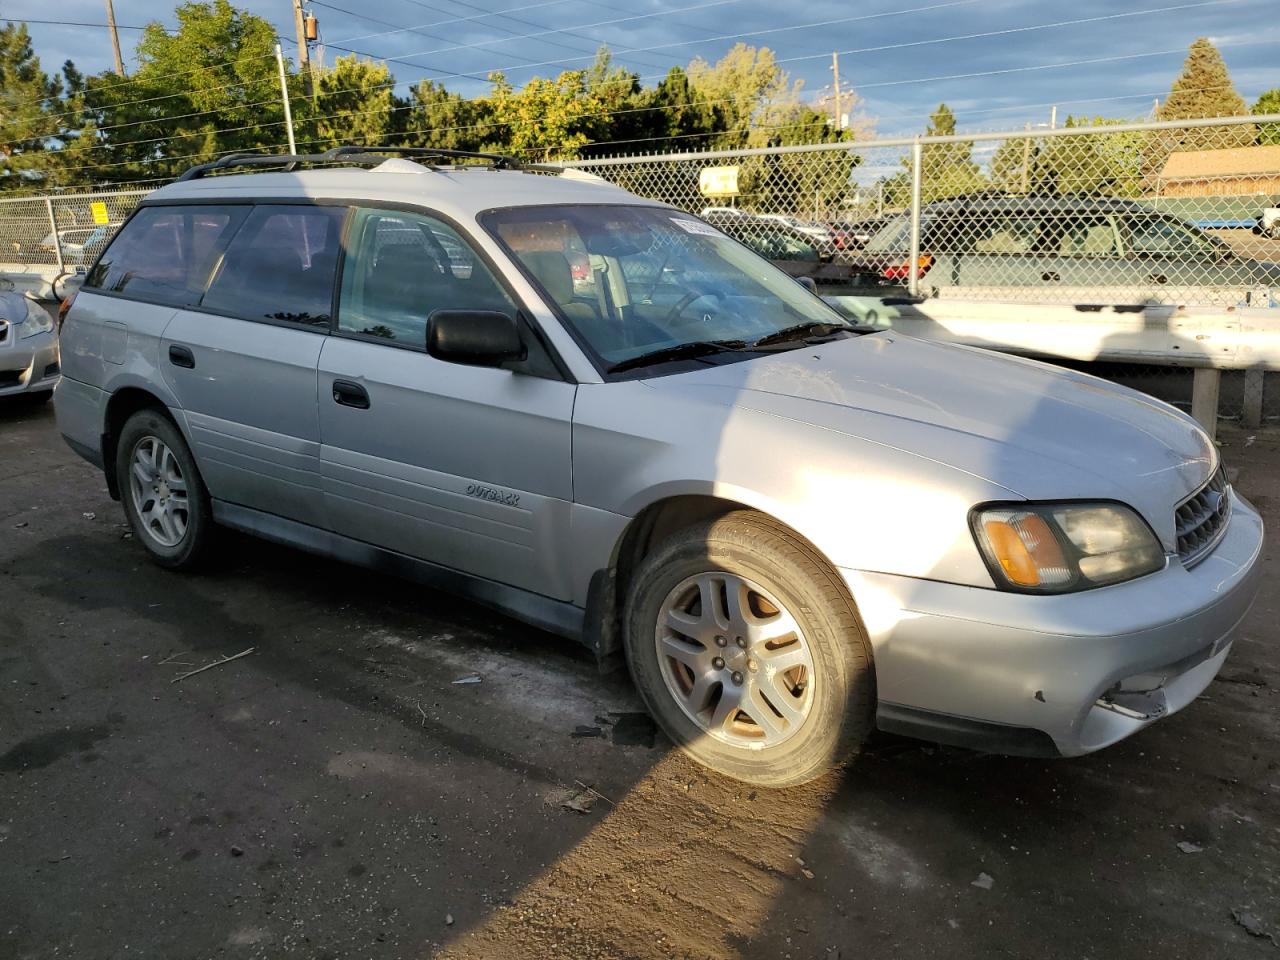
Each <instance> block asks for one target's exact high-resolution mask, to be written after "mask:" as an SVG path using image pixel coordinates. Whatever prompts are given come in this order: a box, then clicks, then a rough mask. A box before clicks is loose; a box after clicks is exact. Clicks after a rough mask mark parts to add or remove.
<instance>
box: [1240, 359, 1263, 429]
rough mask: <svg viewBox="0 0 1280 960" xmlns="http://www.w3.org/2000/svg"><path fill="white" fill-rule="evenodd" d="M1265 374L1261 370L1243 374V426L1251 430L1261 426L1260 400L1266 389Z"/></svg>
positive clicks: (1247, 371)
mask: <svg viewBox="0 0 1280 960" xmlns="http://www.w3.org/2000/svg"><path fill="white" fill-rule="evenodd" d="M1266 377H1267V375H1266V372H1265V371H1262V370H1246V371H1245V372H1244V418H1243V423H1244V426H1246V427H1248V428H1249V429H1251V430H1253V429H1256V428H1257V427H1260V426H1262V398H1263V391H1264V390H1265V389H1266Z"/></svg>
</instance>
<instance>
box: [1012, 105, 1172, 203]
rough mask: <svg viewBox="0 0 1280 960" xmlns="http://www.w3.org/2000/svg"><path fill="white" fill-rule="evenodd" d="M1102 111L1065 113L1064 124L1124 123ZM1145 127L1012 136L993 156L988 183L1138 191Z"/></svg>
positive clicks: (1022, 188) (1036, 190)
mask: <svg viewBox="0 0 1280 960" xmlns="http://www.w3.org/2000/svg"><path fill="white" fill-rule="evenodd" d="M1124 122H1125V121H1123V120H1109V119H1107V118H1105V117H1094V118H1093V119H1092V120H1090V119H1088V118H1087V117H1070V116H1069V117H1067V121H1066V124H1065V126H1067V127H1106V126H1114V125H1116V124H1120V123H1124ZM1146 145H1147V137H1146V135H1145V134H1143V133H1133V132H1130V133H1099V134H1085V135H1082V136H1074V137H1063V136H1058V137H1040V138H1033V137H1015V138H1012V139H1009V140H1006V141H1005V142H1004V143H1003V144H1002V145H1001V146H1000V149H998V150H997V151H996V152H995V154H994V155H993V156H992V158H991V165H990V168H989V177H990V180H991V185H992V186H994V187H996V188H997V189H999V190H1001V191H1003V192H1005V193H1014V194H1038V195H1041V196H1051V195H1069V194H1090V195H1103V196H1112V197H1136V196H1138V195H1139V194H1140V193H1141V192H1142V163H1143V152H1144V149H1145V147H1146Z"/></svg>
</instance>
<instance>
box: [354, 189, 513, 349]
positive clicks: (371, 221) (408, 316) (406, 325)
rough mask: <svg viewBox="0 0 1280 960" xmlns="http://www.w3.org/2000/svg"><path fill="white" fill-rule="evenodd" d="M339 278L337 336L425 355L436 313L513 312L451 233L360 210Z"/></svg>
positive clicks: (412, 216)
mask: <svg viewBox="0 0 1280 960" xmlns="http://www.w3.org/2000/svg"><path fill="white" fill-rule="evenodd" d="M351 238H352V240H351V249H352V254H351V255H350V256H348V257H347V260H346V265H345V266H344V267H343V270H342V299H341V302H340V307H339V311H338V329H340V330H345V331H347V332H348V333H355V334H361V335H363V336H367V337H376V338H378V339H380V340H388V341H393V342H395V343H404V344H408V345H411V346H414V347H424V346H425V345H426V340H427V319H428V317H430V316H431V314H432V312H433V311H435V310H442V309H444V310H497V311H500V312H502V313H507V314H510V315H511V316H514V315H515V313H516V308H515V304H514V303H512V301H511V298H510V297H509V296H507V294H506V292H505V291H504V290H503V289H502V287H501V286H499V285H498V282H497V280H495V279H494V276H493V274H492V273H490V272H489V268H488V267H487V266H486V265H485V263H484V261H482V260H481V259H480V258H479V257H477V256H476V254H475V251H474V250H473V249H472V248H471V246H470V245H469V244H468V243H467V241H466V240H464V239H463V238H462V237H461V236H460V235H459V234H458V232H457V231H456V230H454V229H453V228H452V227H451V226H449V225H448V224H446V223H444V222H443V221H441V220H437V219H435V218H433V217H427V216H422V215H420V214H416V213H406V212H400V211H392V210H370V209H365V210H358V211H357V212H356V215H355V222H354V226H353V227H352V231H351Z"/></svg>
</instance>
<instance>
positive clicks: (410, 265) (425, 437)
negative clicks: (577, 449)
mask: <svg viewBox="0 0 1280 960" xmlns="http://www.w3.org/2000/svg"><path fill="white" fill-rule="evenodd" d="M437 309H483V310H501V311H505V312H508V313H511V314H513V315H514V314H515V313H516V306H515V302H514V300H513V298H512V296H511V295H510V293H509V292H508V291H507V290H506V289H505V288H504V287H503V286H502V285H501V284H500V283H499V282H498V281H497V280H496V279H495V276H494V274H493V272H492V271H491V270H490V269H489V267H488V266H487V265H486V263H485V262H484V260H483V259H482V258H481V257H479V256H478V255H477V254H476V252H475V250H474V249H473V247H472V246H471V245H470V243H469V242H468V241H467V240H466V239H465V238H464V237H463V236H462V235H461V234H460V233H459V232H458V231H457V230H455V229H454V228H453V227H452V226H450V225H449V224H447V223H446V222H444V221H443V220H440V219H436V218H433V217H429V216H425V215H420V214H417V213H408V212H403V211H396V210H377V209H361V210H357V211H356V213H355V215H354V219H353V222H352V226H351V230H350V234H349V242H348V254H347V258H346V262H345V264H344V267H343V273H342V294H341V298H340V302H339V309H338V326H337V329H336V330H335V332H334V335H333V336H330V337H329V338H328V339H327V340H326V341H325V344H324V349H323V351H322V353H321V355H320V369H319V379H320V382H319V388H320V438H321V445H320V474H321V478H322V484H323V488H324V496H325V503H326V510H327V513H328V516H329V520H330V525H331V527H332V529H333V530H334V531H335V532H336V533H340V534H342V535H344V536H347V537H352V538H354V539H356V540H361V541H364V542H367V543H372V544H375V545H377V546H380V547H384V548H387V549H390V550H394V551H396V552H398V553H403V554H407V555H409V556H412V557H417V558H420V559H423V560H428V561H431V562H433V563H436V564H440V565H442V566H445V567H449V568H451V569H454V570H459V571H462V572H465V573H469V574H474V575H476V576H480V577H484V578H487V579H490V580H494V581H497V582H499V583H503V584H508V585H511V586H516V587H520V588H523V589H525V590H530V591H533V592H535V593H540V594H543V595H545V596H549V597H554V598H556V599H568V598H569V596H570V588H569V582H568V576H567V573H566V566H567V564H566V552H567V547H566V545H567V543H568V531H569V505H570V501H571V500H572V474H571V460H570V455H571V451H570V436H571V420H572V415H573V400H574V393H575V389H576V388H575V386H574V385H573V384H570V383H566V382H564V380H563V379H561V378H560V376H559V375H558V374H557V373H556V370H555V368H554V366H553V365H551V363H550V360H549V358H548V357H547V355H546V354H545V353H543V352H541V350H540V348H539V347H538V344H537V342H536V340H534V339H533V338H532V337H529V338H528V339H529V341H530V351H531V352H530V357H529V359H528V360H526V361H521V362H519V363H514V364H508V365H507V366H506V368H490V367H473V366H464V365H461V364H456V363H447V362H444V361H441V360H437V359H435V358H434V357H431V356H429V355H428V354H427V352H426V349H425V346H426V330H427V317H428V316H429V315H430V313H431V312H432V311H433V310H437Z"/></svg>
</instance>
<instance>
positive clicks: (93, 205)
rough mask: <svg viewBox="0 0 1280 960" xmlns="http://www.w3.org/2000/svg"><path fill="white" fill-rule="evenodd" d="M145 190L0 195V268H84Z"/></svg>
mask: <svg viewBox="0 0 1280 960" xmlns="http://www.w3.org/2000/svg"><path fill="white" fill-rule="evenodd" d="M146 195H147V191H145V190H134V191H126V192H116V193H82V194H65V195H61V196H50V197H22V198H17V199H9V200H0V268H3V266H4V265H8V264H12V265H20V266H28V267H30V266H36V267H39V266H47V267H59V266H61V267H62V268H63V270H64V271H65V272H69V273H74V272H77V270H84V269H87V268H88V266H89V265H90V264H92V263H93V261H94V260H96V259H97V257H98V254H99V253H101V252H102V250H103V249H104V248H105V247H106V245H107V241H108V240H110V239H111V237H112V236H113V235H114V234H115V232H116V230H117V229H118V228H119V226H120V224H121V223H123V222H124V220H125V218H126V217H128V216H129V214H130V213H132V212H133V208H134V207H135V206H137V205H138V201H139V200H141V199H142V198H143V197H145V196H146Z"/></svg>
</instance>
